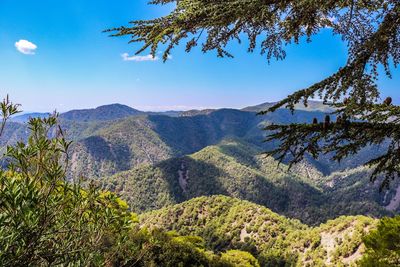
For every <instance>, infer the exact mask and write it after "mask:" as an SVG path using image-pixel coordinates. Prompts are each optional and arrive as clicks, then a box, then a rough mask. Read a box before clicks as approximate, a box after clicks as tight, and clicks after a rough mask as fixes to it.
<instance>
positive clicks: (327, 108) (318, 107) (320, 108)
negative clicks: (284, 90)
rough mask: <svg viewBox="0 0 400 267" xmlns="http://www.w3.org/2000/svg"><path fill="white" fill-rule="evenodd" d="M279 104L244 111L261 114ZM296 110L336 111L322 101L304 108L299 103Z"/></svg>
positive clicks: (253, 107) (257, 106)
mask: <svg viewBox="0 0 400 267" xmlns="http://www.w3.org/2000/svg"><path fill="white" fill-rule="evenodd" d="M276 103H277V102H266V103H262V104H259V105H256V106H249V107H245V108H243V109H242V110H243V111H251V112H260V111H265V110H268V109H269V108H270V107H272V106H274V105H275V104H276ZM295 110H303V111H320V112H325V113H330V112H333V111H334V109H333V108H331V107H330V106H328V105H325V104H324V103H323V102H321V101H314V100H310V101H308V103H307V107H306V106H304V104H303V103H298V104H296V105H295Z"/></svg>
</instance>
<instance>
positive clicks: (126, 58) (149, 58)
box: [121, 53, 159, 62]
mask: <svg viewBox="0 0 400 267" xmlns="http://www.w3.org/2000/svg"><path fill="white" fill-rule="evenodd" d="M121 57H122V60H123V61H136V62H142V61H157V60H159V57H157V56H155V57H153V56H152V55H147V56H129V54H128V53H123V54H122V55H121Z"/></svg>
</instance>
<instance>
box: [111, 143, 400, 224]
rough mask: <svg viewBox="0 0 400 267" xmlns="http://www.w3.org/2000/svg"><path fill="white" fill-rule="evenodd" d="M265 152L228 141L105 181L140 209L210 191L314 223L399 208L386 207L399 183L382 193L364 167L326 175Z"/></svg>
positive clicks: (171, 202) (201, 194) (174, 201)
mask: <svg viewBox="0 0 400 267" xmlns="http://www.w3.org/2000/svg"><path fill="white" fill-rule="evenodd" d="M261 151H262V150H260V149H259V148H258V147H256V146H253V145H250V144H248V143H245V142H243V141H238V140H226V141H223V142H221V143H220V144H219V145H217V146H208V147H206V148H204V149H202V150H201V151H199V152H196V153H194V154H191V155H188V156H185V157H181V158H174V159H169V160H166V161H163V162H160V163H158V164H155V165H141V166H139V167H137V168H134V169H132V170H129V171H126V172H120V173H117V174H116V175H114V176H112V177H110V178H106V179H104V183H105V184H106V185H107V189H110V190H112V191H115V192H117V193H118V194H119V195H120V196H121V197H122V198H123V199H125V200H126V201H127V202H128V203H129V205H130V206H131V208H132V209H133V210H135V211H136V212H143V211H147V210H152V209H159V208H162V207H164V206H167V205H170V204H175V203H180V202H182V201H185V200H189V199H191V198H194V197H199V196H210V195H226V196H231V197H236V198H240V199H245V200H248V201H251V202H254V203H256V204H259V205H263V206H265V207H268V208H270V209H272V210H273V211H274V212H278V213H280V214H284V215H286V216H288V217H291V218H297V219H300V220H301V221H303V222H305V223H307V224H312V225H315V224H318V223H321V222H324V221H326V220H327V219H330V218H336V217H338V216H340V215H357V214H364V215H372V216H382V215H390V214H391V212H392V211H396V210H398V209H399V206H400V205H399V203H392V206H391V207H392V208H389V207H388V206H389V205H390V203H391V200H392V199H395V198H396V197H395V194H396V190H395V189H396V188H397V183H396V184H394V185H393V190H392V191H389V192H387V195H384V194H379V190H378V187H377V185H375V186H374V185H372V184H370V183H369V182H368V177H369V176H368V170H367V169H366V168H363V167H360V168H358V169H354V170H349V171H344V172H336V173H333V174H332V175H330V176H323V175H321V173H318V171H317V170H316V169H313V167H312V166H309V165H307V164H305V163H304V164H299V165H298V166H296V167H295V168H294V169H293V170H291V171H289V170H288V169H287V167H286V166H285V165H280V166H279V167H277V165H278V163H277V162H276V161H275V160H274V159H273V158H270V157H265V156H264V155H262V154H260V152H261ZM301 169H303V171H301ZM304 169H306V171H305V170H304ZM312 173H313V174H314V175H311V174H312ZM306 174H310V175H309V176H307V175H306ZM386 207H387V208H386Z"/></svg>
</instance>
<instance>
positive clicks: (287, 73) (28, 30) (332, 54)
mask: <svg viewBox="0 0 400 267" xmlns="http://www.w3.org/2000/svg"><path fill="white" fill-rule="evenodd" d="M147 2H148V0H129V1H128V0H119V1H110V0H96V1H93V0H68V1H65V0H62V1H61V0H40V1H32V0H19V1H15V0H0V96H3V95H5V94H9V95H10V97H11V99H12V100H13V101H14V102H17V103H20V104H22V107H23V110H25V111H30V112H33V111H36V112H47V111H53V110H58V111H61V112H63V111H67V110H71V109H80V108H93V107H97V106H100V105H104V104H111V103H121V104H126V105H129V106H131V107H134V108H137V109H140V110H153V111H160V110H187V109H203V108H220V107H229V108H242V107H245V106H249V105H256V104H260V103H263V102H272V101H277V100H280V99H282V98H284V97H285V96H287V95H288V94H290V93H293V92H294V91H296V90H298V89H302V88H305V87H308V86H310V85H312V84H313V83H315V82H318V81H320V80H321V79H323V78H324V77H326V76H328V75H330V74H332V73H334V72H336V71H337V70H338V68H339V67H340V66H342V65H343V64H344V63H345V61H346V45H345V44H344V43H343V42H342V41H341V40H340V38H339V37H338V36H333V35H332V33H331V32H330V31H329V30H324V31H322V32H321V33H320V34H319V35H318V36H315V37H314V38H313V41H312V42H311V43H306V42H301V43H300V44H299V45H291V46H289V47H287V48H286V51H287V58H286V59H285V60H284V61H274V60H273V61H271V63H270V64H268V62H267V60H266V58H265V57H263V56H261V55H259V54H258V53H253V54H250V53H247V46H246V43H245V42H244V43H242V44H240V45H239V44H236V43H235V44H232V45H230V46H229V49H230V51H231V52H232V53H233V54H234V55H235V58H233V59H231V58H222V59H221V58H217V57H216V54H215V53H213V52H210V53H207V54H203V53H202V52H201V51H199V49H194V50H193V51H192V52H191V53H189V54H187V53H185V51H184V46H180V47H177V48H175V49H174V50H173V51H172V58H171V59H170V60H168V61H167V62H166V63H163V62H162V60H154V59H152V58H151V57H149V56H148V54H146V53H143V54H142V55H140V56H139V57H134V53H135V52H136V51H137V49H138V48H140V44H128V41H129V38H128V37H119V38H111V37H109V36H108V34H106V33H103V32H102V31H103V30H105V29H108V28H113V27H118V26H122V25H125V26H127V25H128V22H129V21H132V20H137V19H150V18H156V17H159V16H163V15H166V14H168V12H169V11H170V10H171V8H173V6H171V5H167V6H154V5H148V4H147ZM398 84H400V71H399V70H395V71H394V72H393V78H392V79H388V78H382V79H381V80H380V82H379V85H380V88H381V89H382V96H387V95H390V96H392V97H394V99H396V98H400V91H399V90H398V88H397V87H398ZM396 102H397V101H396Z"/></svg>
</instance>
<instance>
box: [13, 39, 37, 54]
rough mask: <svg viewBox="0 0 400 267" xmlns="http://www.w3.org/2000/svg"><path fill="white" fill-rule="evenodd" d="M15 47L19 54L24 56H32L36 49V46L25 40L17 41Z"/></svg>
mask: <svg viewBox="0 0 400 267" xmlns="http://www.w3.org/2000/svg"><path fill="white" fill-rule="evenodd" d="M15 47H16V48H17V50H18V51H19V52H21V53H22V54H25V55H34V54H35V50H36V49H37V45H35V44H34V43H31V42H29V41H27V40H19V41H18V42H16V43H15Z"/></svg>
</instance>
